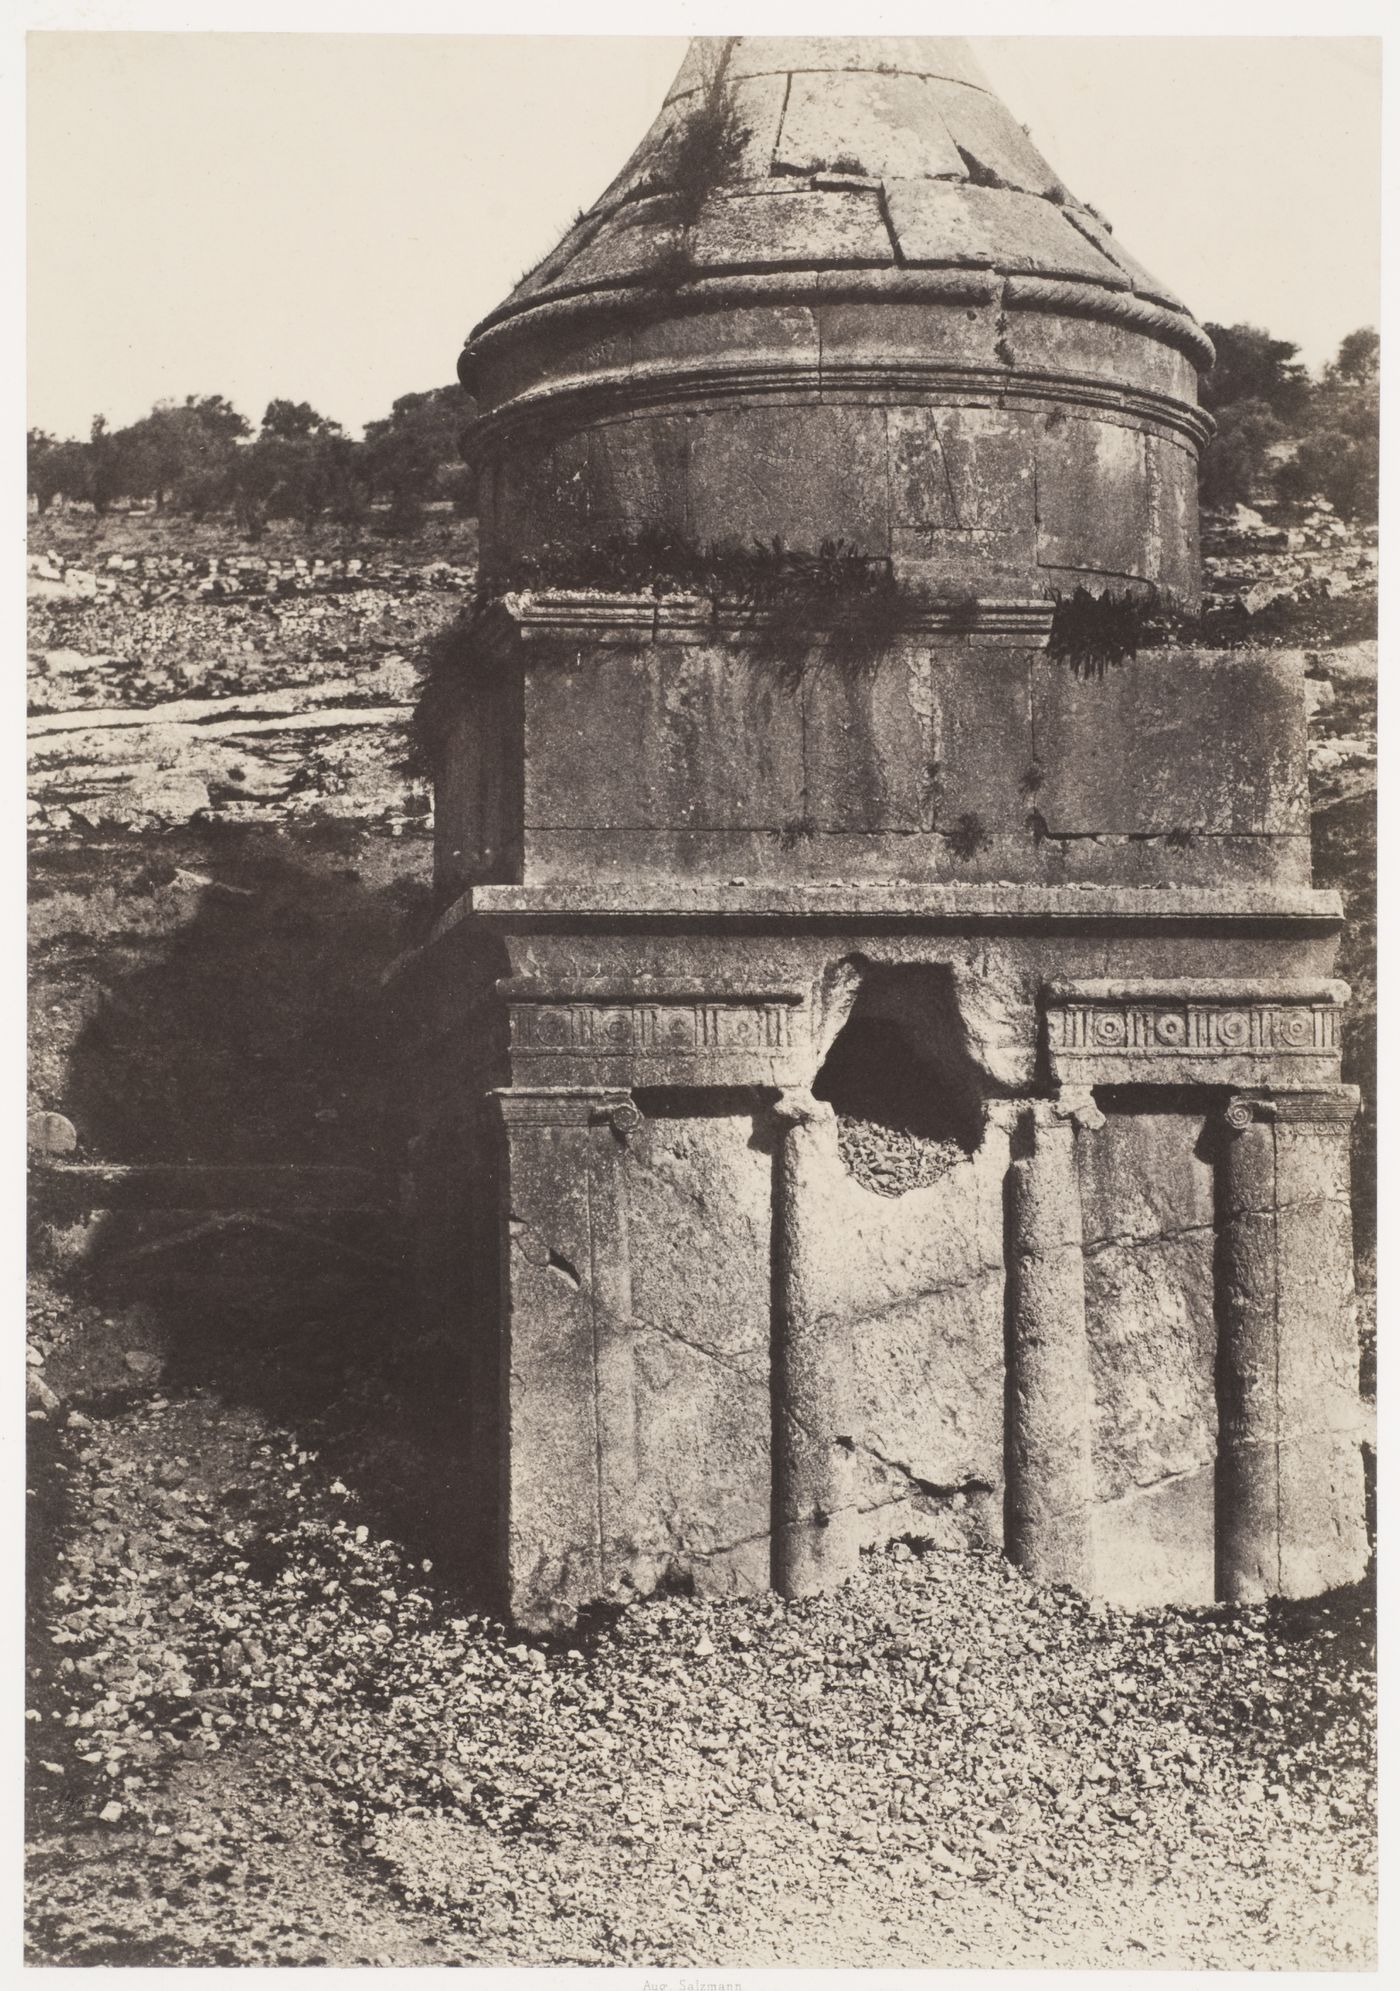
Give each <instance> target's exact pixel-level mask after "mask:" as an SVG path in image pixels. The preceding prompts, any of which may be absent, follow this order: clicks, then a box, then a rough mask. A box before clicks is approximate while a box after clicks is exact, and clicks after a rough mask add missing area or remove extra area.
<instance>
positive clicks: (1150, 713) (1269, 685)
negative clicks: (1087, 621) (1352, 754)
mask: <svg viewBox="0 0 1400 1991" xmlns="http://www.w3.org/2000/svg"><path fill="white" fill-rule="evenodd" d="M1032 699H1033V706H1034V714H1035V742H1036V755H1037V758H1038V760H1039V762H1040V765H1041V766H1042V767H1043V768H1044V770H1045V781H1044V784H1043V786H1042V787H1041V789H1040V791H1039V793H1038V795H1037V798H1036V799H1037V807H1038V808H1039V810H1040V812H1041V814H1042V815H1043V816H1044V817H1045V819H1046V822H1047V824H1048V825H1049V829H1050V832H1051V833H1052V834H1055V833H1059V832H1075V831H1089V832H1091V833H1094V834H1102V833H1104V832H1110V833H1114V832H1116V833H1118V834H1120V835H1121V834H1132V833H1140V832H1155V833H1157V834H1165V833H1167V832H1169V831H1171V830H1173V829H1180V830H1183V831H1187V830H1194V831H1198V832H1199V831H1206V832H1211V833H1214V834H1223V833H1231V832H1233V833H1235V834H1240V833H1245V834H1253V835H1272V836H1288V835H1300V834H1302V833H1303V831H1304V830H1305V828H1306V823H1307V782H1306V725H1307V720H1306V712H1305V708H1304V703H1303V691H1302V678H1301V673H1300V671H1299V670H1298V669H1297V667H1296V665H1294V666H1290V664H1289V663H1287V662H1285V661H1280V660H1278V659H1275V658H1273V657H1270V656H1267V655H1263V654H1258V653H1254V654H1251V653H1236V652H1232V653H1230V655H1229V657H1228V660H1227V659H1226V658H1224V657H1220V656H1210V657H1208V656H1198V655H1193V654H1191V653H1183V652H1179V651H1153V652H1148V651H1143V652H1141V653H1140V654H1139V655H1138V656H1137V657H1135V658H1131V659H1129V660H1127V661H1125V662H1124V663H1123V664H1121V665H1119V666H1116V667H1115V668H1113V669H1111V670H1109V671H1107V672H1105V673H1104V675H1103V676H1102V677H1095V676H1084V677H1079V676H1076V675H1075V673H1074V671H1073V669H1072V668H1071V667H1070V666H1069V665H1068V664H1055V663H1045V664H1043V665H1041V666H1039V667H1038V668H1037V670H1036V672H1035V674H1034V677H1033V680H1032Z"/></svg>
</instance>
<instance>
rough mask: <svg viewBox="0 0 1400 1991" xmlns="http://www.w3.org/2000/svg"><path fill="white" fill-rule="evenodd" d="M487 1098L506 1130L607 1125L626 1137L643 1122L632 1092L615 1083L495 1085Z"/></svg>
mask: <svg viewBox="0 0 1400 1991" xmlns="http://www.w3.org/2000/svg"><path fill="white" fill-rule="evenodd" d="M487 1097H488V1099H490V1100H491V1102H492V1103H493V1105H494V1106H495V1108H496V1111H497V1112H498V1113H499V1115H500V1118H501V1122H502V1124H503V1125H504V1126H505V1127H506V1128H507V1129H515V1128H521V1127H593V1126H599V1125H608V1126H611V1127H612V1128H613V1129H614V1131H615V1132H617V1133H619V1134H621V1135H622V1136H623V1137H624V1138H625V1137H626V1136H627V1135H628V1134H630V1133H633V1132H635V1130H636V1129H637V1128H638V1127H640V1126H641V1124H642V1114H641V1109H640V1108H639V1107H638V1105H637V1102H636V1101H635V1100H634V1099H633V1097H632V1095H631V1093H630V1092H626V1091H623V1090H622V1089H621V1088H619V1087H615V1086H588V1085H572V1086H520V1085H516V1086H498V1087H497V1088H496V1089H495V1090H494V1091H493V1092H490V1093H488V1094H487Z"/></svg>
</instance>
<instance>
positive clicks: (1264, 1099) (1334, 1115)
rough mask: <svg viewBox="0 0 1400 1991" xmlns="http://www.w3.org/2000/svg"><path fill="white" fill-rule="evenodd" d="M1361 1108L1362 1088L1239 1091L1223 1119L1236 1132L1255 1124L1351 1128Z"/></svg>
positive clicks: (1228, 1102)
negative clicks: (1302, 1090) (1303, 1090)
mask: <svg viewBox="0 0 1400 1991" xmlns="http://www.w3.org/2000/svg"><path fill="white" fill-rule="evenodd" d="M1360 1107H1361V1089H1360V1087H1359V1086H1355V1085H1332V1086H1326V1087H1322V1088H1319V1089H1318V1090H1316V1091H1311V1092H1237V1093H1235V1094H1233V1095H1232V1096H1231V1098H1230V1099H1229V1100H1228V1101H1227V1103H1226V1105H1225V1108H1224V1113H1223V1118H1224V1121H1225V1125H1226V1126H1227V1127H1228V1128H1229V1129H1230V1131H1231V1132H1232V1133H1236V1134H1242V1133H1244V1132H1245V1130H1246V1129H1247V1128H1249V1127H1252V1126H1261V1125H1267V1126H1273V1125H1282V1126H1305V1125H1308V1124H1313V1125H1319V1126H1334V1127H1335V1126H1340V1127H1349V1126H1350V1125H1351V1123H1352V1121H1353V1120H1354V1119H1355V1118H1356V1115H1357V1113H1358V1112H1359V1111H1360Z"/></svg>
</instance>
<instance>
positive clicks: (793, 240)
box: [690, 188, 894, 270]
mask: <svg viewBox="0 0 1400 1991" xmlns="http://www.w3.org/2000/svg"><path fill="white" fill-rule="evenodd" d="M690 253H691V255H692V257H693V259H694V261H695V264H696V266H697V268H698V269H701V270H706V269H711V270H717V269H733V268H734V267H735V266H736V265H737V266H738V267H740V268H743V267H745V266H747V267H750V268H762V267H763V266H764V265H773V266H781V265H782V264H785V263H786V264H791V265H792V266H793V267H794V268H797V269H807V270H810V269H821V268H822V266H823V265H824V264H832V263H836V264H841V265H842V266H843V267H844V266H847V265H851V264H856V265H859V264H862V263H868V264H873V265H880V264H884V263H892V262H893V261H894V245H893V243H892V242H891V241H890V232H889V229H888V228H887V227H886V226H885V221H884V216H883V214H882V212H881V208H880V196H879V194H878V192H877V191H876V190H875V189H874V188H870V189H869V190H861V191H847V190H842V189H835V188H832V189H826V190H823V191H821V192H817V193H813V192H804V191H798V190H794V191H793V192H792V193H783V194H777V195H772V196H769V195H766V194H764V195H759V194H733V195H730V196H728V197H727V198H725V199H723V200H712V201H711V202H710V203H709V204H708V206H707V207H706V208H705V210H704V212H703V214H702V215H701V217H700V219H699V221H698V222H697V223H696V224H695V229H694V232H693V235H692V237H691V243H690Z"/></svg>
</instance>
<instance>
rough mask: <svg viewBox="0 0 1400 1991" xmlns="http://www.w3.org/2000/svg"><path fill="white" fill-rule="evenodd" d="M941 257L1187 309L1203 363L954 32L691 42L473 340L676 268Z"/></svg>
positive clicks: (1163, 291) (944, 264)
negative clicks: (633, 128)
mask: <svg viewBox="0 0 1400 1991" xmlns="http://www.w3.org/2000/svg"><path fill="white" fill-rule="evenodd" d="M940 268H942V269H972V270H984V271H995V272H1001V273H1004V274H1006V275H1007V276H1033V277H1038V278H1051V279H1060V280H1063V281H1065V282H1070V283H1075V284H1087V285H1092V286H1096V287H1098V288H1100V289H1102V290H1104V291H1106V292H1117V293H1120V294H1126V295H1131V296H1134V297H1136V298H1139V299H1141V300H1143V302H1144V303H1146V304H1149V305H1154V306H1157V307H1158V308H1159V309H1161V310H1162V311H1164V312H1166V313H1171V314H1180V316H1181V320H1182V323H1181V326H1180V330H1179V333H1178V339H1179V342H1180V343H1181V344H1182V346H1183V348H1184V349H1186V350H1189V351H1191V352H1192V353H1193V356H1199V357H1200V359H1201V360H1202V361H1203V362H1204V361H1205V360H1206V359H1207V358H1208V355H1209V348H1208V346H1207V345H1206V342H1205V340H1204V338H1203V335H1201V334H1200V333H1199V331H1198V330H1197V329H1196V328H1195V326H1194V321H1192V320H1191V318H1190V315H1189V313H1187V312H1186V309H1185V306H1184V305H1183V304H1182V303H1181V300H1180V299H1179V298H1178V297H1176V296H1175V295H1174V293H1173V292H1172V291H1171V290H1170V289H1168V288H1167V286H1166V285H1164V284H1163V283H1161V282H1160V281H1159V280H1158V279H1157V278H1155V277H1154V276H1152V275H1151V274H1150V272H1148V271H1147V270H1145V269H1144V268H1143V266H1142V265H1141V264H1140V263H1139V262H1137V261H1136V259H1135V258H1134V257H1133V256H1131V255H1130V254H1129V253H1128V252H1127V251H1126V250H1125V249H1124V248H1123V247H1122V245H1121V244H1120V243H1119V242H1118V240H1117V238H1116V237H1115V236H1114V234H1113V232H1112V229H1111V227H1110V225H1109V224H1108V223H1107V222H1105V221H1104V220H1103V219H1102V218H1101V217H1100V216H1099V215H1098V214H1097V213H1096V212H1095V211H1094V210H1093V209H1091V208H1089V207H1088V206H1086V205H1085V204H1084V203H1083V202H1081V201H1079V200H1077V199H1076V198H1075V196H1074V195H1073V194H1072V193H1071V192H1070V191H1069V189H1068V188H1066V187H1065V185H1064V183H1063V182H1062V181H1061V179H1060V177H1059V175H1058V174H1057V173H1056V172H1055V170H1054V168H1053V167H1052V166H1051V165H1050V164H1049V163H1048V162H1047V161H1046V160H1045V159H1044V158H1043V157H1042V155H1041V154H1040V152H1039V151H1038V150H1037V149H1036V147H1035V146H1034V145H1033V144H1032V143H1031V140H1030V138H1029V137H1028V136H1027V134H1026V133H1025V132H1024V131H1023V130H1022V128H1021V126H1020V125H1019V124H1018V123H1017V122H1016V120H1015V118H1014V117H1013V116H1012V114H1011V112H1010V111H1009V110H1008V109H1007V108H1006V106H1005V105H1004V104H1003V103H1002V102H1001V101H1000V99H999V98H998V97H997V96H996V95H995V94H994V93H993V91H992V89H991V87H990V85H989V83H988V82H987V79H986V77H985V76H984V75H983V73H982V71H981V69H980V68H979V67H978V64H977V62H976V59H975V58H974V56H973V55H972V53H971V50H970V49H969V47H968V45H967V43H966V42H964V41H961V40H958V39H950V38H937V39H934V38H913V37H878V36H876V37H854V36H851V37H831V36H820V37H793V36H744V37H738V38H732V39H729V40H727V41H697V42H695V43H693V44H692V46H691V49H690V51H689V53H688V54H687V56H686V59H685V61H684V63H683V64H682V65H681V69H680V72H679V74H678V75H677V77H676V80H675V82H674V84H673V85H672V87H671V90H670V92H669V94H668V96H667V98H666V101H665V104H664V106H663V107H662V110H661V112H660V114H659V116H658V117H657V119H656V121H655V122H654V124H653V125H652V128H651V130H650V131H649V132H648V133H647V135H646V137H645V138H644V139H643V140H642V142H641V144H640V145H639V146H638V147H637V149H636V151H635V152H634V153H633V155H632V157H631V158H630V159H629V160H628V161H627V164H626V165H625V166H624V167H623V169H622V171H621V172H620V173H619V174H618V175H617V177H616V179H615V180H614V181H613V182H612V184H611V186H609V187H608V188H607V189H606V191H605V192H604V193H603V194H602V195H601V196H600V197H599V199H598V200H597V201H595V202H594V204H593V206H592V207H591V208H590V209H589V210H588V211H587V213H586V214H584V215H582V216H581V217H580V218H579V220H578V221H577V222H576V223H575V225H574V226H573V227H572V228H571V229H570V230H569V232H568V234H567V235H566V236H565V238H564V240H563V241H562V242H561V243H560V244H559V245H558V246H557V248H555V249H554V250H553V251H552V252H551V253H550V254H549V255H547V256H546V257H545V258H544V259H543V261H542V262H540V263H539V264H538V265H537V266H536V268H534V269H533V270H531V271H530V272H529V274H528V275H527V276H526V277H525V278H524V279H523V281H522V282H521V283H520V284H518V285H517V286H516V288H515V290H514V291H513V292H512V293H511V295H510V296H509V297H508V298H507V299H506V300H505V302H504V303H503V304H502V305H501V306H499V307H498V309H497V310H496V311H494V312H492V313H491V314H490V316H489V317H488V318H486V319H485V320H484V321H483V323H482V324H481V325H480V326H478V327H477V333H480V332H482V331H484V330H486V328H487V327H489V326H495V325H497V324H499V323H501V322H502V321H503V320H506V319H509V318H511V317H513V316H515V315H516V314H518V313H520V312H521V311H524V310H529V309H531V308H532V307H538V306H540V305H542V304H545V303H548V302H551V301H553V300H562V299H564V298H570V297H578V296H581V295H582V294H585V293H588V292H590V291H599V292H601V291H612V290H619V291H624V292H625V291H628V290H641V289H645V288H646V287H648V286H649V285H653V284H655V282H656V281H657V279H658V277H664V278H667V279H668V280H672V281H674V280H675V278H676V277H677V275H679V274H681V273H684V274H685V275H686V276H687V277H689V278H691V279H692V280H700V281H704V280H706V279H715V278H719V277H723V276H725V275H730V274H734V275H737V274H741V273H746V272H759V271H789V272H793V273H796V272H799V271H804V270H812V271H821V270H868V271H871V272H876V271H880V270H889V271H895V270H899V269H906V270H911V271H917V270H920V269H940ZM1161 329H1162V330H1163V331H1164V332H1170V331H1171V330H1172V329H1173V328H1171V327H1170V326H1169V324H1167V323H1166V322H1165V321H1164V323H1163V325H1162V327H1161ZM1193 335H1194V336H1193ZM474 336H475V335H474Z"/></svg>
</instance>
